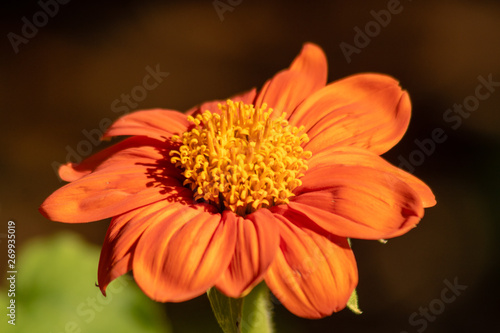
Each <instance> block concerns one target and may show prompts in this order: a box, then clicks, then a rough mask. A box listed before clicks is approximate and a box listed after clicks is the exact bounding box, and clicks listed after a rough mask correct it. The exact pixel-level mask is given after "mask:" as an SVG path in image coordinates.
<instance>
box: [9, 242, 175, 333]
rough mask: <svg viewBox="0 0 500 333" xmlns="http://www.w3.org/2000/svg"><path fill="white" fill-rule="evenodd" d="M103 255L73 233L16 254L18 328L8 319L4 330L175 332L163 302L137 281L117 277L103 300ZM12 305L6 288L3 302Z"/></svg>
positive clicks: (129, 332) (126, 277)
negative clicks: (99, 269) (99, 274)
mask: <svg viewBox="0 0 500 333" xmlns="http://www.w3.org/2000/svg"><path fill="white" fill-rule="evenodd" d="M99 252H100V248H99V247H97V246H93V245H89V244H87V243H85V242H84V241H83V240H82V239H81V238H79V237H78V236H75V235H73V234H63V235H59V236H56V237H51V238H46V239H38V240H32V241H30V242H28V243H27V244H26V245H25V246H24V247H23V248H22V251H21V252H20V253H18V255H17V256H16V269H17V274H16V288H15V289H16V290H15V298H14V299H15V304H16V321H15V323H16V325H15V326H13V325H10V324H8V323H7V320H2V324H0V331H1V332H10V331H13V332H47V333H61V332H75V333H76V332H80V333H107V332H120V333H135V332H141V333H144V332H145V333H160V332H162V333H163V332H171V329H170V324H169V322H168V321H167V320H166V319H165V317H164V314H163V309H162V307H161V306H160V304H158V303H155V302H153V301H152V300H150V299H149V298H148V297H147V296H145V295H144V294H143V293H142V291H141V290H140V289H139V288H138V287H137V285H136V284H135V282H134V280H133V278H132V277H130V276H128V275H125V276H122V277H120V278H118V279H116V280H115V281H113V282H112V283H111V284H110V285H109V286H108V289H107V297H104V296H102V294H101V292H100V290H99V288H97V287H96V285H95V282H96V281H97V265H98V261H99ZM9 301H10V299H8V296H7V291H6V290H1V291H0V303H1V304H7V302H9ZM4 317H5V315H4ZM6 326H9V328H10V329H11V330H9V331H7V330H4V329H3V327H6ZM12 329H13V330H12Z"/></svg>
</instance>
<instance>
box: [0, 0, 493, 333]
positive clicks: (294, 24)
mask: <svg viewBox="0 0 500 333" xmlns="http://www.w3.org/2000/svg"><path fill="white" fill-rule="evenodd" d="M61 2H64V1H62V0H61ZM41 3H43V4H45V3H55V2H53V1H48V2H44V1H42V2H41ZM57 4H58V6H57V10H56V7H55V6H53V5H52V7H47V8H49V9H48V10H47V9H46V10H45V11H49V12H50V13H49V14H52V17H51V16H50V15H47V14H45V15H44V14H39V12H40V11H44V9H43V7H42V5H41V4H40V3H38V2H36V1H5V2H3V3H2V11H1V13H0V16H1V17H0V27H1V31H2V32H1V34H2V43H1V45H0V47H1V55H0V59H1V62H0V101H1V103H0V112H1V121H0V128H1V133H2V135H3V139H2V144H1V146H0V149H1V150H0V179H1V190H0V217H1V223H0V225H1V227H0V228H1V229H0V236H2V237H5V235H6V232H7V221H8V220H10V219H12V220H15V221H16V223H17V245H18V247H19V248H20V249H22V247H23V246H24V245H25V244H27V243H29V242H30V241H31V240H32V239H35V238H40V237H47V236H50V235H52V234H55V233H58V232H59V231H63V230H64V231H72V232H75V233H78V234H80V235H84V237H85V238H86V240H87V241H88V242H90V243H94V244H97V245H101V244H102V241H103V239H104V235H105V233H106V229H107V225H108V223H109V221H101V222H97V223H88V224H79V225H77V224H74V225H69V224H61V223H55V222H50V221H47V220H46V219H44V218H43V217H42V216H41V215H40V214H39V213H38V210H37V209H38V206H39V205H40V204H41V202H42V201H43V200H44V198H45V197H47V196H48V195H49V194H50V193H51V192H52V191H54V190H55V189H57V188H59V187H60V186H61V185H63V184H64V183H63V182H60V180H59V179H58V177H57V176H56V174H55V172H54V167H55V166H56V165H57V164H58V163H64V162H65V161H66V158H67V156H68V154H69V152H70V151H76V152H77V153H78V150H79V151H80V153H79V155H85V154H87V155H88V154H90V153H91V152H92V153H94V152H96V151H98V150H100V149H102V148H103V147H105V146H106V145H107V143H102V144H99V145H95V144H93V143H92V140H91V139H89V137H87V136H86V133H97V132H96V130H100V127H101V126H104V125H105V124H106V123H107V119H110V120H115V119H117V118H118V117H119V116H120V115H122V114H123V113H124V112H125V111H126V110H127V109H129V110H130V111H132V110H135V109H147V108H155V107H162V108H169V109H176V110H181V111H183V110H187V109H189V108H190V107H192V106H194V105H196V104H198V103H201V102H203V101H207V100H212V99H220V98H226V97H228V96H230V95H232V94H234V93H238V92H241V91H244V90H247V89H249V88H251V87H259V88H260V87H261V86H262V84H263V83H264V82H265V80H266V79H268V78H269V77H271V76H272V75H274V74H275V73H276V72H277V71H279V70H281V69H283V68H285V67H287V66H288V65H289V63H290V61H291V60H292V59H293V58H294V57H295V56H296V55H297V54H298V52H299V51H300V48H301V46H302V44H303V43H304V42H307V41H312V42H315V43H317V44H318V45H320V46H321V47H322V48H323V49H324V50H325V52H326V54H327V57H328V61H329V81H333V80H336V79H339V78H342V77H344V76H347V75H350V74H355V73H359V72H382V73H386V74H390V75H392V76H394V77H396V78H397V79H399V80H400V82H401V85H402V86H403V87H404V88H405V89H407V90H408V91H409V93H410V96H411V98H412V102H413V116H412V121H411V123H410V128H409V130H408V132H407V134H406V136H405V137H404V139H403V140H402V141H401V143H400V144H398V145H397V146H396V147H395V148H393V149H392V150H391V151H390V152H389V153H387V154H386V155H385V157H386V158H387V159H388V160H389V161H390V162H392V163H394V164H399V163H400V162H401V161H402V160H403V159H404V160H407V161H410V163H412V165H411V169H412V170H411V171H412V172H413V173H414V174H415V175H417V176H418V177H420V178H421V179H423V180H424V181H426V182H427V184H429V185H430V186H431V188H432V189H433V190H434V192H435V194H436V197H437V201H438V204H437V206H436V207H434V208H430V209H427V210H426V216H425V217H424V219H423V220H422V222H421V224H420V225H419V227H418V228H416V229H415V230H412V231H411V232H410V233H408V234H407V235H404V236H402V237H399V238H396V239H393V240H390V241H389V242H388V243H387V244H385V245H382V244H380V243H378V242H374V241H370V242H369V241H354V242H353V247H354V251H355V254H356V257H357V261H358V266H359V273H360V282H359V286H358V293H359V297H360V306H361V308H362V310H363V311H364V313H363V314H362V315H360V316H356V315H354V314H352V313H350V312H349V311H348V310H344V311H342V312H340V313H338V314H334V315H332V316H331V317H329V318H325V319H321V320H314V321H312V320H306V319H301V318H297V317H295V316H294V315H292V314H290V313H289V312H288V311H287V310H286V309H285V308H284V307H282V306H281V305H279V304H276V306H275V321H276V327H277V331H278V332H396V333H400V332H405V331H406V332H408V333H410V332H424V331H425V332H429V333H430V332H482V331H489V332H493V331H496V330H498V329H499V328H500V324H499V323H498V320H497V312H498V310H499V307H498V296H499V293H498V287H497V286H498V280H499V277H500V275H499V273H498V264H499V251H498V245H497V244H498V236H499V222H500V221H499V217H500V214H499V212H498V208H497V207H498V200H499V198H500V196H499V188H500V177H499V169H500V157H499V148H500V129H499V126H500V110H499V106H500V83H499V84H496V86H495V83H493V84H490V85H489V86H488V87H485V86H484V83H481V82H483V81H484V80H486V81H488V79H489V80H490V81H494V82H500V61H499V60H500V3H499V2H498V1H493V0H490V1H487V0H481V1H410V0H408V1H401V2H398V1H394V0H391V1H386V0H384V1H378V0H377V1H356V2H354V1H351V2H348V1H343V2H341V1H294V2H291V1H250V0H243V1H236V0H233V1H210V0H205V1H194V0H192V1H163V2H161V1H132V0H128V1H107V2H99V1H78V0H73V1H70V2H67V3H65V4H61V3H57ZM44 6H45V5H44ZM217 8H218V9H217ZM391 10H392V11H393V13H392V14H391V15H390V18H389V17H388V16H387V15H386V16H384V15H383V14H381V13H390V11H391ZM381 11H385V12H381ZM37 13H38V14H37ZM23 17H25V19H24V21H23ZM376 17H378V18H379V20H380V23H375V22H377V21H376ZM34 20H35V23H36V22H38V23H37V24H38V25H39V27H36V26H35V28H36V29H35V30H33V29H31V30H30V28H28V27H25V28H24V31H23V26H25V25H26V21H29V23H33V22H34ZM370 22H372V23H370ZM365 29H368V31H365ZM370 29H371V30H370ZM359 31H362V32H363V33H368V35H366V36H365V37H364V38H363V37H360V33H359ZM23 34H24V35H23ZM370 35H371V36H370ZM347 44H348V45H349V46H346V45H347ZM341 45H343V47H341ZM354 48H355V49H356V50H355V51H353V50H354ZM343 49H344V51H343ZM346 50H350V51H349V52H348V53H349V54H348V56H346ZM148 66H149V67H150V68H152V69H155V68H156V67H157V66H159V69H160V70H161V71H162V72H168V73H169V75H168V76H166V77H164V78H162V82H159V84H158V85H157V87H155V88H154V89H152V90H150V91H146V93H147V95H144V96H142V95H140V88H136V87H137V86H142V84H143V83H142V82H143V78H144V77H145V76H146V75H147V74H148V69H147V68H148ZM481 78H483V79H484V80H482V79H481ZM478 85H483V88H478V89H480V92H481V93H482V95H481V96H483V97H481V98H477V97H475V96H476V94H477V92H476V91H477V90H476V88H477V87H478ZM134 89H135V90H134ZM488 89H489V90H488ZM133 91H134V92H135V94H136V96H139V97H138V98H136V100H135V101H132V102H131V105H132V106H133V107H132V106H130V107H129V106H126V107H125V108H123V106H125V105H126V104H124V103H123V102H121V101H120V103H119V104H114V107H113V103H116V102H114V101H115V100H116V99H120V98H121V96H122V94H130V93H131V92H133ZM143 91H144V90H143ZM487 93H489V95H488V96H487V97H485V94H487ZM138 94H139V95H138ZM463 103H466V105H465V106H464V107H463V110H464V111H462V113H453V111H447V110H448V109H450V108H453V107H454V105H455V104H456V105H458V106H459V105H462V104H463ZM117 106H122V109H121V110H124V111H118V110H117V108H116V107H117ZM468 110H470V111H468ZM436 128H440V129H442V132H444V133H445V135H446V140H445V141H444V142H439V143H436V142H434V148H432V149H431V146H432V144H430V143H429V142H430V141H429V140H431V139H432V132H433V131H434V130H435V129H436ZM415 140H419V142H427V143H428V144H429V145H428V146H427V149H428V150H427V154H426V151H425V149H424V150H423V149H422V148H419V147H418V145H417V143H416V142H415ZM83 142H87V143H83ZM418 151H420V152H418ZM74 155H75V154H74ZM74 155H72V157H71V158H75V157H74ZM82 157H84V156H82ZM411 161H413V162H411ZM407 169H408V167H407ZM0 244H1V247H2V252H3V253H5V251H6V246H5V242H2V243H0ZM4 257H5V256H3V255H2V258H4ZM5 262H6V260H3V259H2V262H1V263H0V268H1V269H2V272H5V271H6V268H5ZM95 267H96V270H97V261H96V262H95ZM3 274H4V273H1V275H2V276H3ZM19 274H22V271H20V272H19ZM61 278H63V277H61ZM3 281H5V279H2V283H3ZM447 281H448V282H447ZM454 281H455V282H456V283H458V284H459V285H464V286H467V288H466V289H465V290H462V291H458V292H457V294H458V295H457V297H456V298H455V299H454V300H453V301H450V302H443V296H442V295H443V294H442V292H443V290H444V289H445V288H447V283H451V284H453V283H454ZM89 283H92V284H93V283H94V281H89ZM446 295H448V294H446ZM163 308H164V314H165V316H168V317H169V318H170V320H171V322H172V327H173V330H174V332H190V331H203V332H217V330H218V327H217V324H216V322H215V319H213V315H212V314H211V310H210V306H209V303H208V301H207V299H206V297H205V296H202V297H199V298H197V299H194V300H192V301H189V302H185V303H180V304H172V303H171V304H165V305H163ZM422 309H423V310H422ZM425 309H430V310H429V311H428V313H429V315H428V317H426V316H425V315H424V314H423V313H422V312H421V311H425ZM414 313H417V314H416V315H415V314H414ZM22 320H29V318H23V319H22Z"/></svg>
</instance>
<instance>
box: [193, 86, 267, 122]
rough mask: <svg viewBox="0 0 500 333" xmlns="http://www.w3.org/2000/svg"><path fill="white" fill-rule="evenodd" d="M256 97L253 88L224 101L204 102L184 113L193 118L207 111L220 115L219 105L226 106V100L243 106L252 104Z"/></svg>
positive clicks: (255, 91)
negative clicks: (241, 103)
mask: <svg viewBox="0 0 500 333" xmlns="http://www.w3.org/2000/svg"><path fill="white" fill-rule="evenodd" d="M256 95H257V90H256V89H255V88H253V89H251V90H249V91H246V92H244V93H241V94H237V95H234V96H231V97H229V98H226V99H221V100H214V101H210V102H205V103H203V104H201V105H198V106H195V107H194V108H192V109H190V110H188V111H187V112H186V114H187V115H192V116H193V117H195V116H196V115H197V114H199V113H202V112H205V111H207V110H208V111H210V112H212V113H220V110H219V104H222V105H226V101H227V100H228V99H230V100H232V101H233V102H243V103H245V104H254V101H255V96H256Z"/></svg>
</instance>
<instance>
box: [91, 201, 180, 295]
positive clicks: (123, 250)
mask: <svg viewBox="0 0 500 333" xmlns="http://www.w3.org/2000/svg"><path fill="white" fill-rule="evenodd" d="M183 206H184V205H183V204H182V203H180V202H170V203H169V202H168V201H167V200H161V201H158V202H155V203H152V204H149V205H146V206H144V207H140V208H138V209H134V210H131V211H129V212H126V213H124V214H122V215H119V216H117V217H114V218H113V219H112V220H111V223H110V225H109V227H108V231H107V233H106V237H105V239H104V244H103V246H102V250H101V257H100V259H99V270H98V281H99V288H100V289H101V291H102V293H103V294H105V291H106V287H107V286H108V284H109V283H110V282H111V281H113V280H114V279H116V278H117V277H119V276H121V275H123V274H125V273H127V272H128V271H130V270H132V258H133V256H134V251H135V248H136V246H137V242H138V241H139V239H140V237H141V236H142V234H143V232H144V231H145V230H146V229H147V228H148V227H149V226H151V225H152V224H153V223H155V222H157V218H156V216H157V215H158V214H160V213H161V214H162V216H164V215H166V214H167V213H168V212H170V213H173V212H176V211H178V210H179V209H182V208H184V207H183Z"/></svg>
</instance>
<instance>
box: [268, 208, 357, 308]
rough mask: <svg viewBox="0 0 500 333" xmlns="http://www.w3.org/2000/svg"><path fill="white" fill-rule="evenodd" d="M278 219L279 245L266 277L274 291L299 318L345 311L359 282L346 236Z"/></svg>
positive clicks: (281, 218)
mask: <svg viewBox="0 0 500 333" xmlns="http://www.w3.org/2000/svg"><path fill="white" fill-rule="evenodd" d="M276 218H277V219H280V220H281V222H282V223H281V225H280V235H281V242H280V248H279V250H278V253H277V254H276V258H275V259H274V262H273V264H272V265H271V267H270V268H269V270H268V273H267V275H266V278H265V280H266V283H267V285H268V286H269V288H270V289H271V291H272V292H273V294H274V295H275V296H276V297H277V298H278V300H279V301H280V302H281V303H282V304H283V305H284V306H285V307H286V308H287V309H288V310H289V311H290V312H292V313H294V314H295V315H297V316H300V317H305V318H322V317H326V316H329V315H330V314H332V312H334V311H335V312H336V311H340V310H342V309H343V308H344V307H345V306H346V303H347V301H348V299H349V297H350V296H351V294H352V292H353V290H354V288H355V287H356V285H357V283H358V271H357V267H356V260H355V258H354V254H353V253H352V251H351V249H350V247H349V244H348V242H347V239H346V238H342V237H336V236H332V235H328V236H325V235H322V234H318V233H315V232H312V231H310V230H308V229H304V228H301V227H300V225H297V224H295V223H292V222H291V221H289V220H287V219H286V218H284V217H283V216H278V215H277V216H276ZM299 223H300V222H299Z"/></svg>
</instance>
